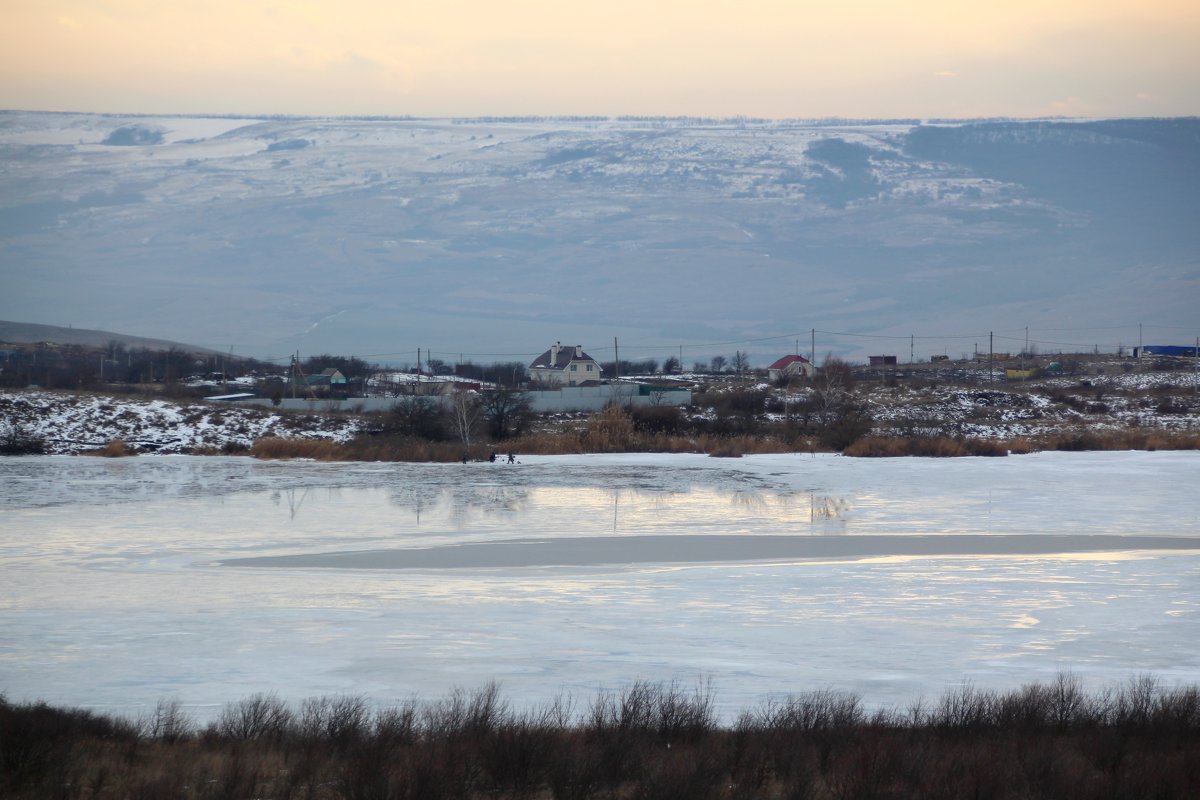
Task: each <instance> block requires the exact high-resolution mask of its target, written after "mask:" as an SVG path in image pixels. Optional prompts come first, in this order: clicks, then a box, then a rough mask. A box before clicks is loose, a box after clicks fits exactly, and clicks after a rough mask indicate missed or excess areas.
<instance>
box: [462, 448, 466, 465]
mask: <svg viewBox="0 0 1200 800" xmlns="http://www.w3.org/2000/svg"><path fill="white" fill-rule="evenodd" d="M462 458H463V463H464V464H465V463H467V451H466V450H463V456H462Z"/></svg>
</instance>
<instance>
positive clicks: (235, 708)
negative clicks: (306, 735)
mask: <svg viewBox="0 0 1200 800" xmlns="http://www.w3.org/2000/svg"><path fill="white" fill-rule="evenodd" d="M293 719H294V715H293V714H292V712H291V710H290V709H289V708H288V707H287V704H286V703H284V702H283V701H282V700H280V699H279V697H278V696H277V695H275V694H255V695H252V696H250V697H247V698H246V699H245V700H240V701H238V702H235V703H230V704H228V705H226V706H225V707H224V708H223V709H222V710H221V716H220V717H219V718H218V719H217V722H216V723H215V728H216V732H217V733H218V734H219V735H220V736H223V737H225V738H227V739H232V740H234V741H254V740H260V739H263V740H268V741H277V740H279V739H282V738H283V737H284V736H286V735H287V733H288V732H289V730H290V728H291V726H292V722H293Z"/></svg>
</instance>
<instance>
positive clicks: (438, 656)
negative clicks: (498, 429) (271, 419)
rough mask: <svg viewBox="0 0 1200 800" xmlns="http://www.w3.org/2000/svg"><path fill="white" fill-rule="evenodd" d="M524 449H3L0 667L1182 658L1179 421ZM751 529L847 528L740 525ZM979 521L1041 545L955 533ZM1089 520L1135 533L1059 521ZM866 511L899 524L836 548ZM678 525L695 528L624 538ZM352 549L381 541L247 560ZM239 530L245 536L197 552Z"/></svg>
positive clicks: (66, 682) (36, 692)
mask: <svg viewBox="0 0 1200 800" xmlns="http://www.w3.org/2000/svg"><path fill="white" fill-rule="evenodd" d="M521 461H522V463H521V464H518V465H514V466H509V465H505V464H486V463H484V464H469V465H461V464H448V465H424V464H422V465H417V464H365V463H349V464H346V463H341V464H324V463H301V462H286V463H284V462H260V461H254V460H251V459H247V458H226V457H187V456H169V457H162V458H138V459H117V460H108V459H80V458H67V457H53V456H47V457H17V458H8V459H4V460H0V485H3V486H4V491H3V492H2V493H0V519H2V520H3V533H2V538H0V574H3V576H4V580H3V581H2V582H0V630H2V631H3V632H4V633H3V635H2V636H0V692H3V693H4V694H5V695H7V696H8V697H10V698H13V699H31V698H45V699H46V700H48V701H52V702H58V703H68V704H78V705H87V706H99V707H103V708H106V709H111V710H116V711H121V712H128V713H137V712H138V711H139V710H140V709H141V708H142V707H143V706H144V705H146V704H149V705H153V704H154V703H155V702H156V701H157V700H158V699H159V698H160V697H164V696H171V697H177V698H179V699H180V700H181V701H182V702H183V703H184V704H185V705H186V706H187V707H188V708H189V709H190V710H191V711H192V712H193V713H195V714H196V715H197V716H198V717H200V718H207V717H209V716H211V715H212V714H213V713H214V712H215V710H216V709H217V708H218V707H219V706H220V704H221V703H223V702H226V701H229V700H234V699H239V698H241V697H244V696H246V695H248V694H250V693H253V692H258V691H275V692H278V693H279V694H280V695H281V696H282V697H284V698H287V699H293V700H294V699H301V698H304V697H308V696H312V695H317V694H324V693H343V692H348V693H359V694H364V695H366V696H368V697H370V698H372V699H373V700H377V701H380V702H388V701H392V700H395V699H397V698H404V697H407V696H409V695H410V694H412V693H418V694H420V695H423V696H429V695H437V694H440V693H442V692H443V691H445V690H447V689H449V688H451V687H453V686H456V685H459V686H467V687H472V686H476V685H479V684H481V683H482V682H484V681H487V680H490V679H493V678H494V679H497V680H499V681H500V682H501V683H502V686H503V689H504V691H505V694H506V695H507V696H509V697H510V698H512V699H514V700H515V701H517V702H518V703H522V702H531V701H534V700H540V699H545V698H548V697H550V696H551V695H553V694H555V693H557V692H559V691H566V692H570V693H574V694H577V695H590V694H591V693H592V692H594V691H595V690H596V689H597V688H598V687H602V686H603V687H612V686H616V685H620V684H623V683H625V682H627V681H630V680H633V679H636V678H646V679H663V680H669V679H680V680H683V681H685V682H687V681H691V680H694V679H697V678H711V679H712V680H713V684H714V688H715V690H716V692H717V694H718V697H719V700H720V702H721V706H722V709H723V710H724V711H725V712H729V713H732V712H733V711H735V710H736V709H738V708H742V707H746V706H748V705H752V704H754V703H756V702H758V701H761V700H763V699H765V698H767V697H770V696H772V695H776V694H780V693H787V692H794V691H799V690H804V689H809V688H813V687H817V686H835V687H838V688H845V689H851V690H856V691H860V692H862V693H863V694H864V695H865V697H866V698H867V699H868V701H870V702H872V703H893V702H896V703H900V702H906V701H908V700H911V699H913V698H915V697H917V696H918V695H925V696H935V695H938V694H940V692H941V691H942V690H943V689H944V688H945V687H946V686H948V685H952V684H955V683H958V682H961V681H964V680H967V681H972V682H974V683H975V684H976V685H979V686H996V687H1011V686H1015V685H1018V684H1020V683H1022V682H1025V681H1029V680H1035V679H1042V678H1045V677H1047V676H1048V675H1050V674H1052V673H1054V672H1056V671H1060V670H1071V671H1073V672H1075V673H1076V674H1078V675H1080V676H1081V677H1082V678H1083V679H1084V680H1085V681H1086V682H1088V683H1090V684H1093V685H1098V684H1103V683H1106V682H1108V681H1114V680H1121V679H1124V678H1126V677H1128V676H1129V675H1130V674H1133V673H1137V672H1143V671H1150V672H1154V673H1156V674H1158V675H1160V676H1161V677H1163V678H1164V679H1165V680H1167V681H1169V682H1174V681H1193V682H1194V681H1200V647H1198V646H1197V645H1196V642H1197V641H1200V547H1198V546H1197V542H1196V538H1195V537H1196V535H1197V532H1200V495H1198V494H1197V493H1196V492H1195V491H1194V484H1195V476H1196V475H1197V474H1200V471H1198V467H1200V454H1198V453H1193V452H1179V453H1165V452H1159V453H1132V452H1131V453H1040V454H1036V455H1028V456H1020V457H1010V458H1005V459H943V460H923V459H898V460H893V459H878V460H863V459H848V458H841V457H838V456H824V455H818V456H816V457H813V456H808V455H781V456H756V457H747V458H742V459H736V460H730V459H714V458H707V457H704V456H690V455H682V456H681V455H621V456H599V455H597V456H572V457H544V458H531V457H522V458H521ZM1064 534H1069V535H1070V536H1069V537H1063V538H1058V539H1055V538H1051V537H1054V536H1058V535H1064ZM764 535H765V536H771V537H778V538H779V539H780V541H800V540H804V541H808V540H810V539H811V540H813V541H824V542H835V543H836V542H843V543H847V544H841V545H838V548H835V549H837V552H838V553H839V554H838V555H835V556H832V557H823V558H790V559H784V558H778V557H763V556H762V554H761V552H758V551H753V550H749V549H747V550H745V551H739V549H738V547H737V545H736V543H737V540H738V537H745V539H746V541H747V542H748V543H749V542H758V541H760V539H759V538H758V537H761V536H764ZM998 535H1003V536H1005V537H1026V539H1025V540H1027V541H1028V542H1029V543H1030V548H1028V550H1031V551H1032V550H1035V549H1040V551H1041V552H1040V554H1020V553H1019V552H1018V553H1014V552H1011V551H1010V552H1008V553H1007V554H999V555H996V554H992V555H983V554H980V553H982V552H984V551H985V550H987V549H988V548H986V547H985V546H984V545H986V544H987V543H988V542H996V541H1003V542H1008V541H1009V540H1008V539H1004V540H999V539H997V538H996V537H997V536H998ZM1097 535H1105V536H1126V537H1143V538H1140V539H1137V540H1133V541H1130V540H1128V539H1126V540H1123V541H1122V543H1121V544H1120V545H1119V546H1114V549H1111V550H1103V551H1100V552H1096V551H1094V550H1088V549H1087V548H1086V547H1084V546H1083V545H1082V544H1081V542H1086V541H1087V540H1088V539H1089V537H1095V536H1097ZM868 536H870V537H876V536H883V537H896V540H897V541H898V542H900V541H902V540H903V541H908V540H916V537H924V538H923V539H921V541H922V545H921V551H920V552H919V553H917V554H912V553H907V554H903V555H896V554H892V555H886V554H884V555H875V556H872V557H863V556H861V555H855V548H854V546H853V544H852V543H853V542H855V541H858V540H855V539H854V537H860V540H861V541H868V539H867V537H868ZM989 536H991V537H992V538H991V539H988V538H987V537H989ZM1164 536H1165V537H1177V538H1178V541H1179V545H1178V549H1176V548H1175V547H1174V546H1172V542H1171V541H1165V542H1164V540H1163V539H1162V537H1164ZM614 537H617V538H619V540H620V542H621V543H628V553H629V554H630V555H629V557H628V558H627V559H613V558H612V556H611V553H612V552H613V548H612V547H611V546H610V547H609V548H608V549H607V550H605V551H603V552H605V553H608V554H609V555H606V556H605V557H603V558H583V559H576V561H575V562H572V563H567V564H563V563H562V562H561V561H556V560H555V559H552V558H547V559H544V560H543V561H544V563H543V565H541V566H524V567H496V566H491V567H488V566H479V565H478V564H476V565H474V566H472V567H470V568H462V567H455V566H454V565H453V563H452V564H451V565H450V566H427V567H423V568H420V569H396V568H389V567H395V566H397V565H398V564H401V563H402V556H403V553H404V551H408V552H412V551H413V550H414V549H416V548H428V549H430V550H431V551H434V552H452V548H454V547H456V546H462V545H503V543H505V542H510V541H512V540H534V541H545V542H547V543H549V544H551V545H553V548H558V550H559V551H562V549H563V548H566V549H567V550H571V548H583V547H587V546H589V543H594V542H596V541H605V542H608V543H609V544H611V541H612V539H613V538H614ZM693 537H712V541H713V542H717V543H719V544H720V546H719V547H717V548H715V549H714V548H708V549H707V550H705V551H704V552H707V553H715V555H709V556H707V558H708V560H700V561H697V560H694V559H684V558H679V559H677V560H674V561H673V560H671V559H670V558H669V557H668V558H665V559H663V557H662V556H661V555H655V553H659V552H661V551H658V550H654V549H652V548H651V549H647V543H658V544H661V543H663V542H667V543H668V544H669V543H670V542H672V541H677V542H678V543H679V546H681V547H689V546H693V545H694V544H695V543H697V542H700V543H704V542H707V541H708V540H707V539H703V540H702V539H695V538H693ZM718 537H719V538H718ZM937 537H944V539H945V541H946V542H947V547H946V548H944V549H943V548H939V547H938V546H937V541H938V539H937ZM1072 537H1074V538H1072ZM1079 537H1083V538H1079ZM1025 540H1017V541H1025ZM964 541H965V542H968V543H969V542H975V543H976V544H978V545H980V547H979V548H977V550H978V551H979V552H976V553H975V554H972V553H971V552H970V548H968V551H967V552H966V553H964V552H963V551H962V550H961V549H958V548H957V546H955V547H951V546H950V543H951V542H964ZM1047 542H1052V543H1060V544H1061V546H1057V547H1050V548H1049V550H1051V551H1057V552H1045V551H1046V549H1047V548H1046V543H1047ZM1034 545H1036V547H1034ZM521 546H522V547H526V548H529V547H533V548H535V549H536V547H537V545H530V544H525V545H521ZM553 548H551V547H547V548H546V552H550V551H551V550H552V549H553ZM1005 548H1009V545H1008V544H1006V545H1005ZM1009 549H1010V550H1011V548H1009ZM1015 549H1016V550H1017V551H1020V550H1022V549H1023V548H1022V547H1020V546H1017V547H1016V548H1015ZM994 550H995V548H992V551H993V552H994ZM353 551H358V552H376V553H379V554H380V555H379V560H378V563H377V564H374V565H371V564H365V565H364V564H362V563H356V564H354V565H353V566H355V567H356V568H353V569H342V568H321V567H320V566H315V565H309V566H304V567H289V566H284V565H282V564H281V562H271V561H270V560H269V559H271V558H276V557H281V556H297V555H309V556H313V557H314V558H315V557H316V556H320V555H328V554H331V553H345V552H353ZM464 552H465V550H464ZM474 552H477V553H478V552H486V551H479V550H476V551H474ZM573 552H577V553H578V552H582V551H581V550H578V549H576V550H574V551H573ZM667 552H668V553H669V548H668V551H667ZM948 552H954V553H957V554H956V555H947V554H945V553H948ZM648 553H649V554H650V555H651V556H652V557H650V558H647V557H646V555H647V554H648ZM385 556H386V557H385ZM249 558H259V559H268V560H265V561H258V562H253V563H254V565H253V566H233V565H230V564H226V563H222V562H228V561H233V560H235V559H249ZM659 559H662V560H659ZM613 560H622V561H628V562H631V563H610V562H611V561H613ZM273 563H274V565H272V564H273ZM318 563H320V559H319V558H318V559H316V560H315V561H314V562H313V564H318ZM553 564H558V565H557V566H554V565H553ZM363 567H366V568H363Z"/></svg>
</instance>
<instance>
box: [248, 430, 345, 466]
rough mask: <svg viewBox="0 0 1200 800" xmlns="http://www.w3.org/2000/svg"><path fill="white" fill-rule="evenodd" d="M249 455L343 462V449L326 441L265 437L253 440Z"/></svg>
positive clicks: (266, 457)
mask: <svg viewBox="0 0 1200 800" xmlns="http://www.w3.org/2000/svg"><path fill="white" fill-rule="evenodd" d="M250 455H252V456H254V457H255V458H264V459H287V458H311V459H314V460H316V461H340V460H344V457H345V448H344V447H343V446H342V445H340V444H339V443H337V442H333V441H330V440H328V439H284V438H280V437H277V436H266V437H263V438H261V439H257V440H255V442H254V444H253V445H251V447H250Z"/></svg>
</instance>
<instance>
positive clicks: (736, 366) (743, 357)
mask: <svg viewBox="0 0 1200 800" xmlns="http://www.w3.org/2000/svg"><path fill="white" fill-rule="evenodd" d="M748 369H750V354H749V353H747V352H746V351H744V350H738V351H736V352H735V353H734V354H733V371H734V372H735V373H737V376H738V380H741V379H742V373H743V372H745V371H746V370H748Z"/></svg>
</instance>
